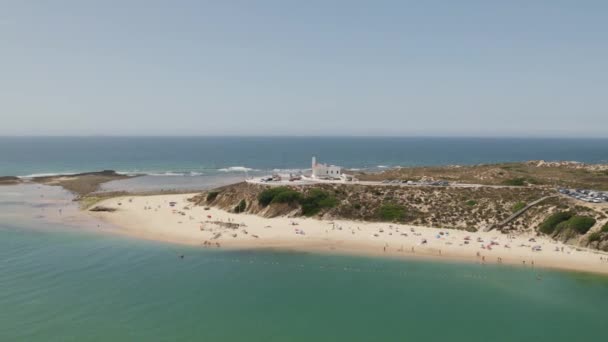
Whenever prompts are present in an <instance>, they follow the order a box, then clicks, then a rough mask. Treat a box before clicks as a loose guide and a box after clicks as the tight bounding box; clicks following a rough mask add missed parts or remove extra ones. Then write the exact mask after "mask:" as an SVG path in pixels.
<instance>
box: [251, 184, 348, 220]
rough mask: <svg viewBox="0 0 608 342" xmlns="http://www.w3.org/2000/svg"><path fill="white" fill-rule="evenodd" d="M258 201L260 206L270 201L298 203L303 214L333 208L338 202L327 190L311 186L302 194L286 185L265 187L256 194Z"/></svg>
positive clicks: (307, 214) (268, 203)
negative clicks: (311, 187)
mask: <svg viewBox="0 0 608 342" xmlns="http://www.w3.org/2000/svg"><path fill="white" fill-rule="evenodd" d="M258 202H259V203H260V205H261V206H262V207H266V206H268V205H270V204H272V203H283V204H289V205H300V206H301V207H302V214H303V215H305V216H313V215H316V214H317V213H319V212H320V211H321V210H323V209H328V208H333V207H335V206H336V205H337V204H338V201H337V200H336V198H335V197H334V196H332V195H330V194H329V193H328V192H327V191H323V190H321V189H316V188H313V189H311V190H310V191H309V192H308V193H307V194H302V193H300V192H298V191H296V190H294V189H290V188H288V187H275V188H268V189H265V190H264V191H262V192H261V193H260V194H259V195H258Z"/></svg>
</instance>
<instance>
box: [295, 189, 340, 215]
mask: <svg viewBox="0 0 608 342" xmlns="http://www.w3.org/2000/svg"><path fill="white" fill-rule="evenodd" d="M301 204H302V214H303V215H305V216H313V215H316V214H317V213H319V212H320V211H321V210H323V209H329V208H333V207H335V206H336V205H337V204H338V200H337V199H336V198H335V197H334V196H332V195H330V194H329V193H328V192H327V191H323V190H321V189H312V190H311V191H310V192H309V193H308V194H307V195H306V196H305V197H304V198H303V199H302V200H301Z"/></svg>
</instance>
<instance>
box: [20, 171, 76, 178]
mask: <svg viewBox="0 0 608 342" xmlns="http://www.w3.org/2000/svg"><path fill="white" fill-rule="evenodd" d="M75 174H77V172H49V173H32V174H31V175H25V176H17V177H18V178H21V179H30V178H37V177H55V176H70V175H75Z"/></svg>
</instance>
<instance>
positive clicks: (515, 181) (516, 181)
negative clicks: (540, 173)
mask: <svg viewBox="0 0 608 342" xmlns="http://www.w3.org/2000/svg"><path fill="white" fill-rule="evenodd" d="M503 184H505V185H511V186H524V185H526V179H525V178H523V177H518V178H511V179H507V180H505V181H504V182H503Z"/></svg>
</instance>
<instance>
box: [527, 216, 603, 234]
mask: <svg viewBox="0 0 608 342" xmlns="http://www.w3.org/2000/svg"><path fill="white" fill-rule="evenodd" d="M595 222H596V220H595V219H594V218H593V217H589V216H582V215H575V214H574V213H572V212H557V213H555V214H553V215H551V216H549V217H548V218H546V219H545V220H544V221H543V222H542V223H541V225H540V226H539V231H540V232H542V233H545V234H547V235H552V234H559V233H565V234H566V235H568V236H570V235H571V233H576V234H585V233H587V232H588V231H589V229H591V227H593V226H594V225H595Z"/></svg>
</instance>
